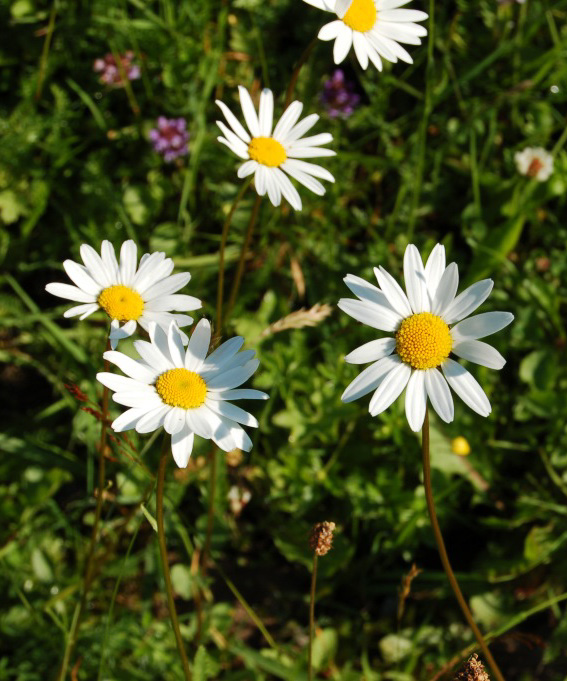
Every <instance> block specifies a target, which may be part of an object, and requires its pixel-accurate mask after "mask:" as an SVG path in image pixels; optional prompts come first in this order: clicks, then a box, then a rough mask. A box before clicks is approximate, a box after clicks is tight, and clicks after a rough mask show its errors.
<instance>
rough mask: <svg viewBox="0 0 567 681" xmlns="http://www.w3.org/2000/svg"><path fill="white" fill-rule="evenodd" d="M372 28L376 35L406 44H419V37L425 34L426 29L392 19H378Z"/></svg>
mask: <svg viewBox="0 0 567 681" xmlns="http://www.w3.org/2000/svg"><path fill="white" fill-rule="evenodd" d="M416 29H417V30H416ZM372 30H373V31H374V33H376V34H377V35H380V36H383V37H385V38H390V39H391V40H395V41H396V42H399V43H405V44H406V45H421V37H422V36H425V35H427V29H426V28H424V27H423V26H419V25H418V24H407V23H406V24H395V23H393V22H392V21H378V22H377V23H376V26H374V28H373V29H372Z"/></svg>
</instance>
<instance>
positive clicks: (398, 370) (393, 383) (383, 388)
mask: <svg viewBox="0 0 567 681" xmlns="http://www.w3.org/2000/svg"><path fill="white" fill-rule="evenodd" d="M385 359H390V358H389V357H386V358H385ZM380 361H381V362H383V361H384V360H380ZM410 376H411V368H410V367H409V366H408V365H407V364H403V363H401V362H400V364H398V366H397V367H395V368H394V369H392V370H391V371H390V373H389V374H387V375H386V376H385V377H384V380H383V381H382V382H381V383H380V385H379V386H378V387H377V388H376V391H375V393H374V395H372V399H371V400H370V406H369V411H370V414H371V415H372V416H376V415H378V414H380V413H382V412H383V411H384V410H385V409H387V408H388V407H389V406H390V405H391V404H392V403H393V402H394V401H395V400H396V399H397V398H398V397H399V396H400V395H401V394H402V392H403V390H404V388H405V387H406V385H407V384H408V381H409V379H410Z"/></svg>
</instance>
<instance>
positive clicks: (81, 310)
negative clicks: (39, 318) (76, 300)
mask: <svg viewBox="0 0 567 681" xmlns="http://www.w3.org/2000/svg"><path fill="white" fill-rule="evenodd" d="M97 310H98V303H85V304H84V305H76V306H75V307H70V308H69V309H68V310H65V312H64V313H63V316H64V317H65V318H68V317H76V316H77V315H81V316H80V317H79V319H86V317H88V316H89V315H91V314H92V313H93V312H96V311H97Z"/></svg>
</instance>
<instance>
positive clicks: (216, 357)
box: [201, 336, 244, 371]
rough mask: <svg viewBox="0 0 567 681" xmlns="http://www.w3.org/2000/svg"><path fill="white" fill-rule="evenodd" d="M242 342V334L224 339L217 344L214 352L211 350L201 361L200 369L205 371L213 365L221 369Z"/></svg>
mask: <svg viewBox="0 0 567 681" xmlns="http://www.w3.org/2000/svg"><path fill="white" fill-rule="evenodd" d="M243 344H244V338H242V336H234V338H231V339H230V340H227V341H225V342H224V343H223V344H222V345H219V347H218V348H217V349H216V350H215V351H214V352H211V354H210V355H209V356H208V357H207V359H206V360H205V361H204V362H203V365H202V367H201V371H207V370H208V369H212V368H214V367H216V368H219V369H221V368H222V367H223V366H225V364H226V363H227V362H229V361H230V360H231V359H232V358H233V357H234V355H236V353H237V352H238V351H239V350H240V348H241V347H242V346H243Z"/></svg>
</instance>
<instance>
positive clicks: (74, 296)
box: [45, 283, 96, 303]
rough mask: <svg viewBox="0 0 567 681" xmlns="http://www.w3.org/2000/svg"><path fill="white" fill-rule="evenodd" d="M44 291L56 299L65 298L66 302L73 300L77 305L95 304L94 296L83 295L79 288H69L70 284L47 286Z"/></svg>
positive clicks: (89, 294)
mask: <svg viewBox="0 0 567 681" xmlns="http://www.w3.org/2000/svg"><path fill="white" fill-rule="evenodd" d="M45 290H46V291H47V292H48V293H51V295H53V296H57V297H58V298H66V299H67V300H74V301H75V302H77V303H94V302H96V296H94V295H93V294H92V293H85V291H81V289H80V288H77V287H76V286H71V284H59V283H53V284H47V285H46V287H45Z"/></svg>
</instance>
